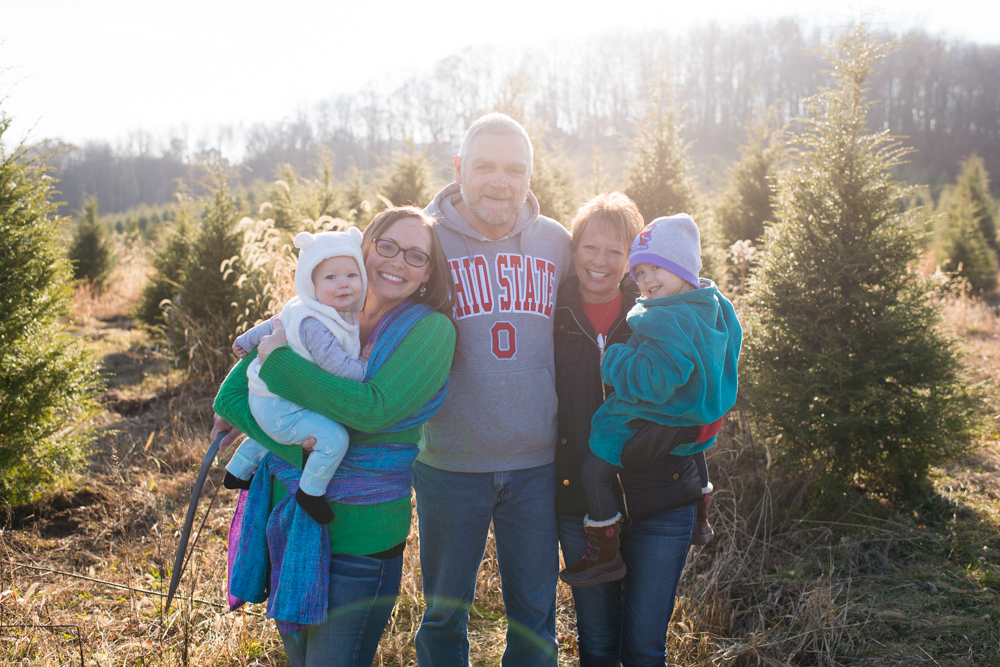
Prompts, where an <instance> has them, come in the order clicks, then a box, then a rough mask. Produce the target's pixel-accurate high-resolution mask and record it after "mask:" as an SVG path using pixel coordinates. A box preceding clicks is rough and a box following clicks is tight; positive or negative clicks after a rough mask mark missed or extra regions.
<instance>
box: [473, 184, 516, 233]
mask: <svg viewBox="0 0 1000 667" xmlns="http://www.w3.org/2000/svg"><path fill="white" fill-rule="evenodd" d="M460 187H461V192H462V201H463V202H465V205H466V206H468V207H469V210H470V211H472V212H473V213H474V214H475V215H476V217H478V218H479V219H480V220H482V221H483V222H485V223H486V224H487V225H490V226H491V227H503V226H504V225H506V224H509V223H510V222H511V221H512V220H515V219H516V218H517V212H518V211H519V210H521V204H523V203H524V201H521V203H520V204H518V205H517V206H505V207H504V208H503V209H496V208H487V207H485V206H473V205H472V204H471V203H470V199H471V196H470V193H469V191H468V190H467V189H466V187H465V183H462V184H461V186H460ZM527 198H528V194H527V192H526V193H525V195H524V199H525V200H527ZM510 201H513V200H510Z"/></svg>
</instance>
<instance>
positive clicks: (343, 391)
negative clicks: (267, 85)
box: [220, 313, 455, 435]
mask: <svg viewBox="0 0 1000 667" xmlns="http://www.w3.org/2000/svg"><path fill="white" fill-rule="evenodd" d="M454 352H455V327H454V325H452V323H451V321H450V320H449V319H448V318H447V317H445V316H444V315H442V314H440V313H433V314H431V315H428V316H427V317H425V318H423V319H422V320H420V322H418V323H417V324H416V325H415V326H414V327H413V329H411V330H410V332H409V333H408V334H407V335H406V337H405V338H404V339H403V341H402V342H401V343H400V344H399V347H397V348H396V350H395V352H393V353H392V356H390V357H389V359H387V360H386V362H385V363H384V364H382V366H381V367H380V368H379V369H378V371H376V373H375V375H374V376H373V377H372V378H371V379H370V380H369V381H368V382H356V381H354V380H347V379H345V378H339V377H336V376H334V375H330V374H329V373H326V372H324V371H323V370H321V369H320V368H319V367H318V366H316V365H315V364H311V363H309V362H308V361H306V360H305V359H303V358H302V357H300V356H298V355H297V354H295V353H294V352H292V350H291V348H289V347H279V348H278V349H276V350H274V351H273V352H271V354H269V355H268V357H267V361H265V362H264V365H263V366H262V367H261V370H260V378H261V379H262V380H263V381H264V382H265V383H266V384H267V388H268V389H269V390H270V391H272V392H274V393H275V394H278V395H279V396H283V397H285V398H287V399H288V400H290V401H292V402H293V403H295V404H297V405H301V406H302V407H304V408H307V409H309V410H312V411H313V412H318V413H320V414H322V415H326V416H327V417H330V418H331V419H334V420H336V421H338V422H340V423H342V424H344V425H345V426H349V427H351V428H354V429H357V430H359V431H362V432H365V433H372V432H374V431H381V430H382V429H384V428H387V427H389V426H392V425H393V424H395V423H396V422H398V421H399V420H401V419H403V418H404V417H407V416H409V415H410V414H412V413H413V412H414V411H415V410H416V409H417V408H419V407H420V406H422V405H423V404H424V403H426V402H427V401H428V400H429V399H430V398H431V397H432V396H434V394H436V393H437V392H438V390H439V389H441V387H442V386H443V385H444V383H445V380H447V379H448V372H449V371H450V370H451V361H452V356H453V355H454ZM244 393H245V392H244ZM220 414H221V413H220ZM234 426H235V424H234ZM248 435H249V433H248Z"/></svg>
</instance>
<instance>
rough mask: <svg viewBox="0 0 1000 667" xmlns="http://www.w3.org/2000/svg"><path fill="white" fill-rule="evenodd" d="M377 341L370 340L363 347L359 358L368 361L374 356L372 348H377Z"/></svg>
mask: <svg viewBox="0 0 1000 667" xmlns="http://www.w3.org/2000/svg"><path fill="white" fill-rule="evenodd" d="M376 342H378V341H374V340H373V341H370V342H369V343H368V344H367V345H365V346H364V347H363V348H361V354H360V355H359V356H358V359H360V360H361V361H364V362H366V363H367V361H368V358H369V357H371V356H372V350H374V349H375V343H376Z"/></svg>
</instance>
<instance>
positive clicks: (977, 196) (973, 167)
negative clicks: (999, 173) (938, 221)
mask: <svg viewBox="0 0 1000 667" xmlns="http://www.w3.org/2000/svg"><path fill="white" fill-rule="evenodd" d="M955 190H956V193H955V194H957V195H958V196H960V197H965V198H967V199H968V200H969V202H970V204H971V207H972V210H971V212H972V215H973V219H974V220H975V221H976V222H977V223H978V224H979V230H980V231H981V232H982V234H983V238H984V239H986V244H987V245H988V246H989V247H990V250H992V251H993V252H994V253H998V252H1000V246H998V245H997V204H996V202H995V201H994V200H993V197H992V196H990V176H989V174H988V173H987V172H986V167H985V166H984V165H983V160H982V158H980V157H979V156H978V155H976V154H975V153H973V154H972V155H970V156H969V157H967V158H966V159H965V160H964V161H963V162H962V171H961V172H960V173H959V174H958V182H957V183H956V184H955Z"/></svg>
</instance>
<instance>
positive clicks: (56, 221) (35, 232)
mask: <svg viewBox="0 0 1000 667" xmlns="http://www.w3.org/2000/svg"><path fill="white" fill-rule="evenodd" d="M9 125H10V119H9V118H8V117H6V116H3V115H2V114H0V274H2V275H3V280H0V497H2V498H3V499H5V500H6V501H8V502H11V503H17V502H23V501H26V500H29V499H31V498H32V497H33V496H34V494H36V493H37V492H39V491H41V490H44V489H46V488H48V487H51V486H52V485H55V484H58V483H60V482H61V481H62V480H64V479H65V478H66V477H67V476H68V475H69V474H71V473H73V472H74V471H77V470H79V469H81V468H83V467H84V465H85V463H86V455H87V452H88V447H89V444H90V442H91V441H92V437H91V433H90V431H89V430H88V429H87V428H86V427H85V423H86V420H87V419H88V418H89V417H91V416H93V415H94V414H95V413H96V411H97V410H98V407H99V406H98V403H97V398H96V396H97V394H98V392H99V390H100V385H101V383H100V379H99V375H98V366H97V363H96V361H95V360H94V358H93V357H92V356H91V354H89V353H88V351H87V350H86V349H85V348H84V347H83V346H82V345H80V344H79V343H78V342H76V341H75V340H74V339H73V338H71V337H70V335H69V334H68V333H67V332H66V329H65V324H64V323H63V318H64V317H65V316H66V315H67V314H68V313H69V311H70V309H71V307H72V303H73V293H72V284H71V279H72V267H71V266H70V263H69V261H68V260H67V259H66V258H65V257H64V255H63V250H62V248H61V247H60V244H59V241H58V236H59V226H60V224H61V223H63V221H64V220H63V219H62V218H59V217H56V215H55V211H56V208H57V207H56V206H55V205H54V204H53V203H52V202H51V201H50V199H49V198H50V197H51V196H52V194H53V190H52V183H53V181H52V180H51V179H49V178H47V177H45V172H46V171H47V169H46V167H45V166H44V164H42V163H41V162H40V161H39V160H38V159H33V158H30V157H29V156H28V150H27V148H26V147H24V146H23V145H22V146H18V147H17V148H15V149H14V150H13V151H12V152H7V150H6V149H5V147H4V144H3V135H4V133H5V132H6V131H7V129H8V127H9Z"/></svg>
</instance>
